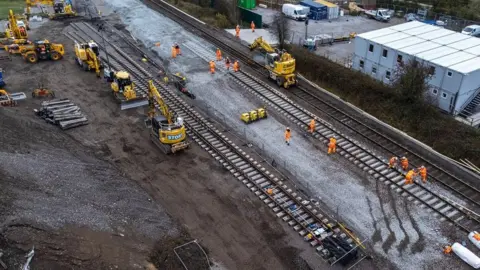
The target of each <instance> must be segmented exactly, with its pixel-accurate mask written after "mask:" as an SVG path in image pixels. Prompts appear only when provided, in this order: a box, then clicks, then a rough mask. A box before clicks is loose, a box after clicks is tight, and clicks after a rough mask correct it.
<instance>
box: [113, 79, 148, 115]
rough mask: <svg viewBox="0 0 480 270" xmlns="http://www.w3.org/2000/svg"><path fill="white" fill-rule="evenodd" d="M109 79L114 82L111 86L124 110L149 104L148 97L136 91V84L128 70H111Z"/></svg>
mask: <svg viewBox="0 0 480 270" xmlns="http://www.w3.org/2000/svg"><path fill="white" fill-rule="evenodd" d="M109 80H110V81H111V82H112V83H111V85H110V87H111V88H112V91H113V95H114V96H115V98H117V99H118V100H119V101H120V102H121V105H120V109H121V110H122V111H123V110H127V109H132V108H137V107H141V106H145V105H147V104H148V99H147V98H146V97H145V96H138V95H137V92H135V84H134V83H133V82H132V79H131V78H130V74H129V73H128V72H126V71H117V72H111V77H110V78H109Z"/></svg>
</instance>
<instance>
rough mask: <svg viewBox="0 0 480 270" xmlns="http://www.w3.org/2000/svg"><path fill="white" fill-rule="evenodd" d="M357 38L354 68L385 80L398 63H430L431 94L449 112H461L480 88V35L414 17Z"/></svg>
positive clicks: (386, 80) (390, 75)
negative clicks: (414, 61) (428, 22)
mask: <svg viewBox="0 0 480 270" xmlns="http://www.w3.org/2000/svg"><path fill="white" fill-rule="evenodd" d="M354 42H355V55H354V59H353V64H352V68H353V69H356V70H359V71H361V72H363V73H365V74H368V75H369V76H371V77H373V78H375V79H377V80H381V81H383V82H385V83H389V82H390V81H391V79H392V76H394V72H395V70H396V69H397V68H398V64H399V63H402V62H403V63H406V62H408V61H411V60H416V61H418V62H422V63H424V64H425V65H427V66H428V67H430V68H431V70H432V73H433V76H432V78H431V80H430V81H429V84H430V85H431V89H430V93H429V94H430V95H431V96H432V97H433V98H434V100H435V102H436V104H437V105H438V107H440V108H441V109H442V110H445V111H447V112H451V113H453V114H458V113H459V112H461V110H462V109H463V108H464V107H465V106H466V105H467V104H468V102H469V101H470V100H471V98H472V97H473V95H474V94H476V93H477V90H478V89H480V61H479V59H480V39H478V38H474V37H471V36H468V35H464V34H460V33H456V32H453V31H450V30H446V29H443V28H439V27H436V26H432V25H427V24H424V23H421V22H417V21H414V22H409V23H404V24H400V25H396V26H393V27H388V28H384V29H379V30H375V31H371V32H367V33H362V34H359V35H358V36H357V37H356V38H355V41H354ZM467 63H468V64H467Z"/></svg>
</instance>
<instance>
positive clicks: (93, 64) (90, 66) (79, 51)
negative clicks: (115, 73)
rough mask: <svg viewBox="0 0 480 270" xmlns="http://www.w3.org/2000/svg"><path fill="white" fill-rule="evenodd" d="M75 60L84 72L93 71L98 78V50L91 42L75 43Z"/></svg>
mask: <svg viewBox="0 0 480 270" xmlns="http://www.w3.org/2000/svg"><path fill="white" fill-rule="evenodd" d="M75 60H76V62H77V64H79V65H80V66H81V67H82V68H83V69H84V70H85V71H91V70H94V71H95V73H96V74H97V77H100V69H101V68H102V63H101V62H100V49H99V47H98V45H97V43H95V42H94V41H93V40H91V41H90V42H88V43H78V42H77V41H75Z"/></svg>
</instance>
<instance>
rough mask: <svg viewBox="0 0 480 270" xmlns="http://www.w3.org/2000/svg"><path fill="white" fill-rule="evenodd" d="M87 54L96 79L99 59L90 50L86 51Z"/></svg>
mask: <svg viewBox="0 0 480 270" xmlns="http://www.w3.org/2000/svg"><path fill="white" fill-rule="evenodd" d="M87 53H88V57H89V58H90V59H91V60H92V62H93V66H94V68H95V73H96V74H97V77H100V59H99V58H98V57H97V55H96V54H95V52H93V50H92V49H90V48H88V49H87Z"/></svg>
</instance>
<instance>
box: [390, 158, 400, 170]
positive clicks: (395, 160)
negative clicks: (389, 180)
mask: <svg viewBox="0 0 480 270" xmlns="http://www.w3.org/2000/svg"><path fill="white" fill-rule="evenodd" d="M397 166H398V157H391V158H390V160H389V161H388V168H389V169H393V168H397Z"/></svg>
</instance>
